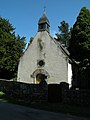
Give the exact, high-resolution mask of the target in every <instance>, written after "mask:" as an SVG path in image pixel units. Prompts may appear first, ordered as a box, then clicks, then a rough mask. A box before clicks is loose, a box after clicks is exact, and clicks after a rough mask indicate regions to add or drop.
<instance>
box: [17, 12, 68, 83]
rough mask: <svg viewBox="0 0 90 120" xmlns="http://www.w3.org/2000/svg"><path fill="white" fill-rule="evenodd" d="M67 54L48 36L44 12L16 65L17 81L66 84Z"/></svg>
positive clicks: (48, 23) (48, 30)
mask: <svg viewBox="0 0 90 120" xmlns="http://www.w3.org/2000/svg"><path fill="white" fill-rule="evenodd" d="M68 66H69V52H68V51H67V50H66V49H65V48H64V47H63V46H62V44H60V42H58V41H56V39H54V38H53V37H52V36H51V35H50V22H49V20H48V18H47V16H46V12H45V11H44V13H43V15H42V17H41V18H40V19H39V21H38V31H37V33H36V35H35V37H34V39H33V41H32V43H31V44H30V45H29V46H28V48H27V50H26V51H25V53H24V55H23V56H22V57H21V58H20V62H19V65H18V76H17V81H19V82H25V83H33V84H39V83H40V82H42V81H43V80H44V81H45V82H46V83H47V84H59V83H60V82H67V83H68V74H69V73H68Z"/></svg>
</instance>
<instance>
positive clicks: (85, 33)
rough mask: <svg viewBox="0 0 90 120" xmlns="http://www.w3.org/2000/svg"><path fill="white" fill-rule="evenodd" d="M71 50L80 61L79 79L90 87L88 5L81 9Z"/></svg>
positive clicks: (73, 55) (73, 32)
mask: <svg viewBox="0 0 90 120" xmlns="http://www.w3.org/2000/svg"><path fill="white" fill-rule="evenodd" d="M69 52H70V57H71V58H72V59H74V60H75V61H77V62H78V63H79V64H78V66H79V70H78V71H79V73H80V74H79V78H77V79H78V81H79V80H81V81H80V83H82V85H83V86H84V85H85V84H86V86H85V87H86V88H89V89H90V80H89V78H90V11H89V10H88V9H87V8H86V7H83V8H82V9H81V10H80V13H79V16H78V17H77V21H76V22H75V24H74V26H73V29H72V32H71V39H70V44H69ZM83 83H84V84H83Z"/></svg>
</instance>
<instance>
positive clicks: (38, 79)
mask: <svg viewBox="0 0 90 120" xmlns="http://www.w3.org/2000/svg"><path fill="white" fill-rule="evenodd" d="M31 77H32V78H33V80H34V83H35V84H40V83H41V84H42V83H47V80H48V78H49V77H50V75H49V73H48V72H47V71H46V70H45V69H36V70H35V71H34V72H33V73H32V74H31Z"/></svg>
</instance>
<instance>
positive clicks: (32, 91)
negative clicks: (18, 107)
mask: <svg viewBox="0 0 90 120" xmlns="http://www.w3.org/2000/svg"><path fill="white" fill-rule="evenodd" d="M0 91H3V92H4V93H5V95H6V96H7V97H9V98H10V99H13V98H14V99H16V100H21V101H24V102H26V103H29V102H46V101H47V86H42V85H41V84H40V85H37V84H26V83H21V82H14V81H5V80H0Z"/></svg>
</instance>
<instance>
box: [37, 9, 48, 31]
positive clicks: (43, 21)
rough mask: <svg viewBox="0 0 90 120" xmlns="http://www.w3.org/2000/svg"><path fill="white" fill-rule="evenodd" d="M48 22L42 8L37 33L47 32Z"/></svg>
mask: <svg viewBox="0 0 90 120" xmlns="http://www.w3.org/2000/svg"><path fill="white" fill-rule="evenodd" d="M49 27H50V22H49V20H48V18H47V16H46V11H45V8H44V12H43V16H42V17H41V18H40V19H39V21H38V31H42V30H43V31H44V30H47V31H48V32H49Z"/></svg>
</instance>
